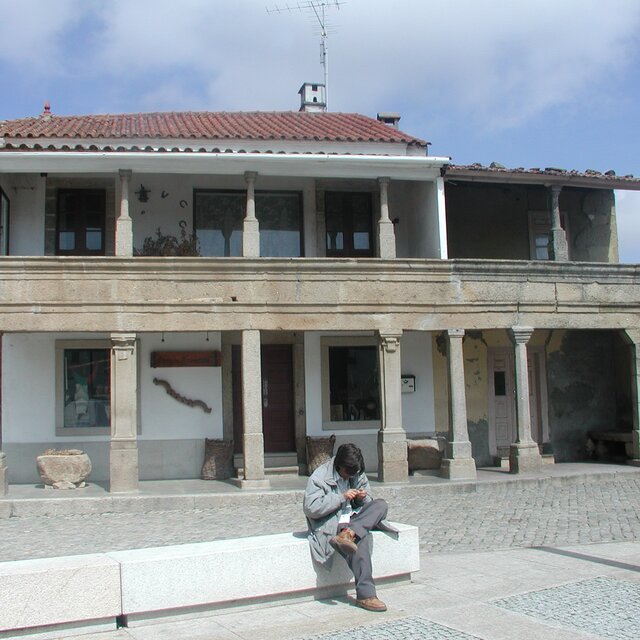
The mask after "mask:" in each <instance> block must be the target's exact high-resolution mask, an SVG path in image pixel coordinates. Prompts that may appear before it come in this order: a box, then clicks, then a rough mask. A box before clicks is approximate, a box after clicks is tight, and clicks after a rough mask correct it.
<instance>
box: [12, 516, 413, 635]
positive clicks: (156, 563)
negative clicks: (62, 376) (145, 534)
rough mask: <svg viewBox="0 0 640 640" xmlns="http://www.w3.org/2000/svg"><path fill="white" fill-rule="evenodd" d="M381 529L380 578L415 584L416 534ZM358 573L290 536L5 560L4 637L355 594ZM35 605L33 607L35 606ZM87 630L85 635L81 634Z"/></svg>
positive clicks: (376, 555) (377, 537)
mask: <svg viewBox="0 0 640 640" xmlns="http://www.w3.org/2000/svg"><path fill="white" fill-rule="evenodd" d="M395 526H396V527H397V528H398V530H399V533H398V534H397V535H393V536H392V535H389V534H386V533H383V532H381V531H374V532H373V534H372V535H373V567H374V577H375V578H377V579H379V580H384V581H388V580H407V579H409V578H410V576H411V573H412V572H415V571H418V570H419V569H420V552H419V540H418V529H417V527H413V526H409V525H403V524H395ZM352 583H353V576H352V575H351V572H350V571H349V569H348V567H347V564H346V562H345V561H344V560H343V559H342V558H340V557H337V558H336V560H335V562H334V563H333V567H332V569H331V571H326V570H325V569H322V568H320V567H316V566H315V565H314V563H313V562H312V561H311V555H310V551H309V544H308V542H307V539H306V534H303V533H283V534H275V535H268V536H255V537H250V538H235V539H232V540H217V541H213V542H200V543H195V544H184V545H176V546H169V547H155V548H151V549H134V550H129V551H117V552H111V553H105V554H96V555H87V556H72V557H70V558H47V559H42V560H25V561H20V562H7V563H0V638H1V637H10V630H16V629H23V628H26V629H32V628H34V627H39V626H42V625H65V626H68V627H69V628H73V627H76V628H80V627H79V625H81V624H82V623H84V631H86V627H87V626H89V625H96V624H99V625H103V624H104V623H105V621H108V622H109V624H110V625H111V628H115V619H116V617H119V618H120V621H121V622H126V623H127V624H135V623H137V622H142V621H144V620H145V619H147V618H157V617H159V616H165V615H175V614H177V613H183V612H187V613H188V612H193V611H198V610H202V609H207V608H214V607H220V606H230V605H234V604H245V603H250V602H251V601H258V600H260V601H264V600H277V599H280V598H283V597H285V596H286V597H292V596H305V595H306V596H314V597H329V596H335V595H341V594H344V593H346V591H347V590H348V588H349V587H350V586H351V585H352ZM27 603H28V604H27ZM78 633H79V631H78Z"/></svg>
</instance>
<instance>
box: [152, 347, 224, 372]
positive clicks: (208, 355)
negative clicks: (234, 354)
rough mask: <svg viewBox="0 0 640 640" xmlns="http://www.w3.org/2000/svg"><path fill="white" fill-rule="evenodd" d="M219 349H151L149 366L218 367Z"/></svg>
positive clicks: (219, 362)
mask: <svg viewBox="0 0 640 640" xmlns="http://www.w3.org/2000/svg"><path fill="white" fill-rule="evenodd" d="M221 364H222V354H221V353H220V352H219V351H152V352H151V367H152V368H156V367H219V366H220V365H221Z"/></svg>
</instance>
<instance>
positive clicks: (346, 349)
mask: <svg viewBox="0 0 640 640" xmlns="http://www.w3.org/2000/svg"><path fill="white" fill-rule="evenodd" d="M322 405H323V412H322V413H323V424H324V428H326V429H336V428H345V429H352V428H379V426H380V375H379V356H378V345H377V342H376V340H375V339H374V338H364V337H363V338H357V337H350V338H347V337H345V338H324V339H323V340H322Z"/></svg>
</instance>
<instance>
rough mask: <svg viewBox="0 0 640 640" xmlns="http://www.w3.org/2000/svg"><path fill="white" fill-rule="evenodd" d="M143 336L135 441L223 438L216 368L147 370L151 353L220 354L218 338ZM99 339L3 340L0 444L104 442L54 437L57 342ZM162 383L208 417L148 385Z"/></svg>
mask: <svg viewBox="0 0 640 640" xmlns="http://www.w3.org/2000/svg"><path fill="white" fill-rule="evenodd" d="M205 337H206V336H205V334H204V333H192V334H188V333H184V334H165V342H164V343H163V342H162V341H161V340H162V336H161V335H160V334H145V335H143V336H141V337H140V343H139V363H140V367H139V379H138V386H139V390H140V393H139V401H140V423H141V424H140V429H141V430H140V434H139V439H140V440H185V439H203V438H205V437H207V438H221V437H222V374H221V368H220V367H186V368H183V367H172V368H156V369H152V368H151V367H150V354H151V351H155V350H158V351H160V350H162V351H189V350H194V351H195V350H208V349H216V350H219V349H220V334H219V333H210V334H209V342H206V341H205ZM107 338H108V336H106V335H103V334H85V335H79V334H73V335H70V334H5V335H4V338H3V349H2V372H3V376H2V439H3V442H4V443H12V442H14V443H17V442H22V443H26V442H46V443H51V442H55V443H56V444H57V445H58V446H66V443H68V442H69V441H70V439H74V440H81V441H87V442H93V441H108V440H109V436H106V435H105V436H81V437H79V436H56V434H55V407H56V403H55V401H56V397H55V383H56V371H55V364H56V363H55V343H56V340H73V339H107ZM154 377H157V378H161V379H164V380H167V381H168V382H169V383H170V384H171V386H172V387H173V388H174V390H175V391H177V392H178V393H180V394H181V395H183V396H185V397H187V398H190V399H194V400H202V401H203V402H205V403H206V404H207V405H208V406H210V407H211V408H212V412H211V413H210V414H207V413H204V411H202V410H201V409H199V408H196V407H189V406H187V405H184V404H181V403H179V402H178V401H176V400H175V399H174V398H172V397H170V396H169V395H167V393H166V392H165V390H164V388H162V387H160V386H157V385H155V384H153V378H154Z"/></svg>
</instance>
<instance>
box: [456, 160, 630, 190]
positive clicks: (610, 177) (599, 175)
mask: <svg viewBox="0 0 640 640" xmlns="http://www.w3.org/2000/svg"><path fill="white" fill-rule="evenodd" d="M474 174H477V175H478V176H480V175H485V176H500V175H503V176H504V177H505V179H506V178H507V177H508V176H509V177H516V178H517V177H518V176H522V177H524V178H535V177H536V176H539V177H540V179H541V181H544V179H546V178H549V179H550V178H555V179H560V180H562V179H563V178H565V179H566V180H567V181H570V180H571V179H584V180H593V181H597V182H603V183H604V182H611V183H614V182H615V183H618V184H620V183H627V184H628V185H629V187H630V188H638V186H640V178H636V177H635V176H633V175H631V174H629V175H625V176H618V175H616V172H615V171H613V170H610V171H605V172H601V171H596V170H594V169H587V170H586V171H576V170H568V169H559V168H556V167H545V168H544V169H543V168H539V167H535V168H531V169H525V168H524V167H517V168H515V169H510V168H508V167H505V166H504V165H501V164H499V163H497V162H492V163H491V164H490V165H489V166H485V165H482V164H480V163H479V162H476V163H474V164H470V165H456V164H450V165H449V166H448V167H447V176H449V177H453V176H455V175H458V176H462V175H465V176H472V175H474Z"/></svg>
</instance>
